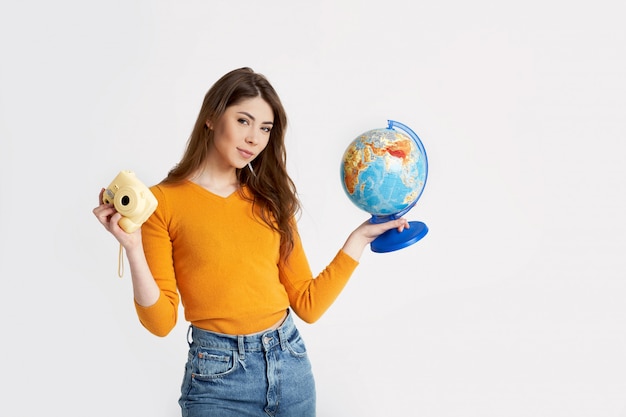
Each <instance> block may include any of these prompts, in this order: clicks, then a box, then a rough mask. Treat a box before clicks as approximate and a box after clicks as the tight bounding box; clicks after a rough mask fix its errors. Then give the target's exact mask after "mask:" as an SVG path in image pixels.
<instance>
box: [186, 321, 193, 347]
mask: <svg viewBox="0 0 626 417" xmlns="http://www.w3.org/2000/svg"><path fill="white" fill-rule="evenodd" d="M192 330H193V326H192V325H191V324H190V325H189V329H187V343H188V344H189V347H191V343H193V337H192V336H191V332H192Z"/></svg>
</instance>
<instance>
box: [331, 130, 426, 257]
mask: <svg viewBox="0 0 626 417" xmlns="http://www.w3.org/2000/svg"><path fill="white" fill-rule="evenodd" d="M427 176H428V160H427V158H426V151H425V150H424V146H423V145H422V142H421V140H420V139H419V137H418V136H417V134H415V132H413V131H412V130H411V129H410V128H409V127H408V126H405V125H403V124H402V123H399V122H396V121H393V120H388V126H387V128H381V129H372V130H368V131H367V132H364V133H362V134H360V135H359V136H358V137H357V138H356V139H354V140H353V141H352V142H351V143H350V145H348V147H347V149H346V151H345V152H344V154H343V158H342V162H341V184H342V185H343V190H344V191H345V193H346V195H347V196H348V198H349V199H350V201H352V203H354V204H355V205H356V206H357V207H358V208H360V209H361V210H363V211H366V212H367V213H369V214H370V215H371V216H372V218H371V219H370V221H371V222H372V223H383V222H386V221H390V220H395V219H398V218H400V217H402V216H404V215H405V214H406V213H407V212H408V211H409V210H411V209H412V208H413V206H415V203H417V200H419V198H420V196H421V195H422V191H424V186H425V185H426V178H427ZM409 225H410V228H408V229H404V230H403V231H402V232H399V231H398V230H397V229H392V230H389V231H387V232H385V233H383V234H382V235H380V236H379V237H378V238H376V239H375V240H374V241H373V242H372V243H371V244H370V247H371V249H372V251H373V252H379V253H380V252H392V251H395V250H398V249H402V248H405V247H407V246H410V245H412V244H414V243H415V242H417V241H419V240H420V239H421V238H423V237H424V236H425V235H426V233H428V227H427V226H426V224H424V223H422V222H419V221H411V222H409Z"/></svg>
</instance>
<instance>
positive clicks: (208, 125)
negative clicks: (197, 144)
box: [205, 119, 213, 130]
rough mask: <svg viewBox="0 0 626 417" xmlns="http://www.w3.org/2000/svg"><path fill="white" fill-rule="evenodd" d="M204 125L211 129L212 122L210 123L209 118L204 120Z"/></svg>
mask: <svg viewBox="0 0 626 417" xmlns="http://www.w3.org/2000/svg"><path fill="white" fill-rule="evenodd" d="M205 125H206V127H208V128H209V130H213V123H211V121H210V120H208V119H207V121H206V122H205Z"/></svg>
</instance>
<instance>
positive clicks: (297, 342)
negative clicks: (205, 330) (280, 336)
mask: <svg viewBox="0 0 626 417" xmlns="http://www.w3.org/2000/svg"><path fill="white" fill-rule="evenodd" d="M287 348H288V349H289V352H290V353H291V354H292V355H293V356H295V357H297V358H303V357H305V356H306V355H307V352H306V345H305V344H304V339H302V337H301V336H300V333H299V332H295V333H294V334H292V335H291V337H290V338H289V339H288V340H287Z"/></svg>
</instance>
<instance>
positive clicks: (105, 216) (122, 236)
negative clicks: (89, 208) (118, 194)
mask: <svg viewBox="0 0 626 417" xmlns="http://www.w3.org/2000/svg"><path fill="white" fill-rule="evenodd" d="M103 195H104V188H103V189H102V190H100V195H99V196H98V203H99V205H98V207H96V208H94V209H93V214H94V215H95V216H96V218H97V219H98V221H99V222H100V224H102V226H104V228H105V229H106V230H107V231H109V233H111V234H112V235H113V236H114V237H115V239H117V241H118V242H120V244H121V245H122V246H123V247H124V249H126V250H128V249H131V248H134V247H137V246H140V245H141V228H139V229H137V230H136V231H134V232H133V233H126V232H125V231H124V230H123V229H122V228H121V227H120V226H119V224H118V222H119V221H120V219H121V218H122V215H121V214H120V213H118V212H117V211H116V210H115V207H114V206H113V204H107V203H105V202H104V201H103V200H102V196H103Z"/></svg>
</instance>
